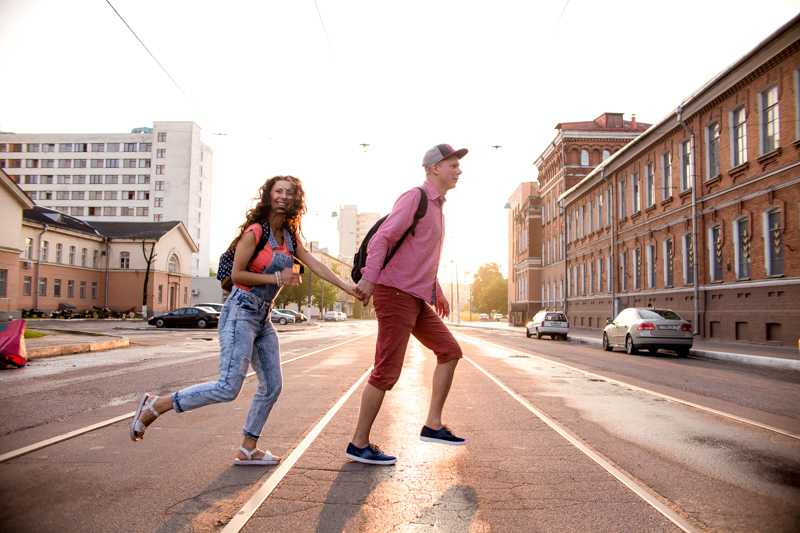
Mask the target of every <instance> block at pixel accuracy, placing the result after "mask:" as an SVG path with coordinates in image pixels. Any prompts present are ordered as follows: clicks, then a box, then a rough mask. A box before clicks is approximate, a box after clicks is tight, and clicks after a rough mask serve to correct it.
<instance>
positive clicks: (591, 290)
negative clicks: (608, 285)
mask: <svg viewBox="0 0 800 533" xmlns="http://www.w3.org/2000/svg"><path fill="white" fill-rule="evenodd" d="M589 294H594V261H589Z"/></svg>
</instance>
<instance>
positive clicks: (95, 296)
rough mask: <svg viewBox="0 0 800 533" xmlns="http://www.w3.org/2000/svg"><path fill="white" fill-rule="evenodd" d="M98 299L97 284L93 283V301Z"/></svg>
mask: <svg viewBox="0 0 800 533" xmlns="http://www.w3.org/2000/svg"><path fill="white" fill-rule="evenodd" d="M96 299H97V282H95V281H93V282H92V300H96Z"/></svg>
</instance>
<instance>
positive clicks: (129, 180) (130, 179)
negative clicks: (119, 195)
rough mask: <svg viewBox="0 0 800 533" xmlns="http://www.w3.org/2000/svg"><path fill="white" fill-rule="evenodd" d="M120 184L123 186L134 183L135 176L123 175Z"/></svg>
mask: <svg viewBox="0 0 800 533" xmlns="http://www.w3.org/2000/svg"><path fill="white" fill-rule="evenodd" d="M122 183H123V185H130V184H132V183H136V174H123V175H122Z"/></svg>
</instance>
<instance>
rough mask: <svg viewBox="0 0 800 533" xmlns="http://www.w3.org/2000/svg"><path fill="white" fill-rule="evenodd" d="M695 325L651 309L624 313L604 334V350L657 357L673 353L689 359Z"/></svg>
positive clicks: (634, 308) (635, 309)
mask: <svg viewBox="0 0 800 533" xmlns="http://www.w3.org/2000/svg"><path fill="white" fill-rule="evenodd" d="M692 340H693V336H692V325H691V324H690V323H689V322H687V321H686V320H683V319H682V318H681V317H680V316H678V314H677V313H676V312H675V311H671V310H669V309H652V308H649V307H629V308H627V309H623V310H622V311H621V312H620V313H619V314H618V315H617V317H616V318H615V319H614V320H609V321H608V325H607V326H606V327H605V329H604V330H603V349H604V350H606V351H607V352H610V351H611V350H613V349H614V348H616V347H619V348H625V352H627V353H628V354H631V355H633V354H636V353H638V352H639V350H649V351H650V353H656V352H658V350H660V349H664V350H673V351H675V352H676V353H677V354H678V357H686V356H687V355H689V350H690V349H691V348H692Z"/></svg>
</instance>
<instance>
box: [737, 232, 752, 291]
mask: <svg viewBox="0 0 800 533" xmlns="http://www.w3.org/2000/svg"><path fill="white" fill-rule="evenodd" d="M751 240H752V235H751V234H750V219H749V218H748V217H739V218H737V219H736V220H734V221H733V242H734V248H733V253H734V256H735V258H734V259H735V261H734V263H735V264H736V279H750V241H751Z"/></svg>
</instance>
